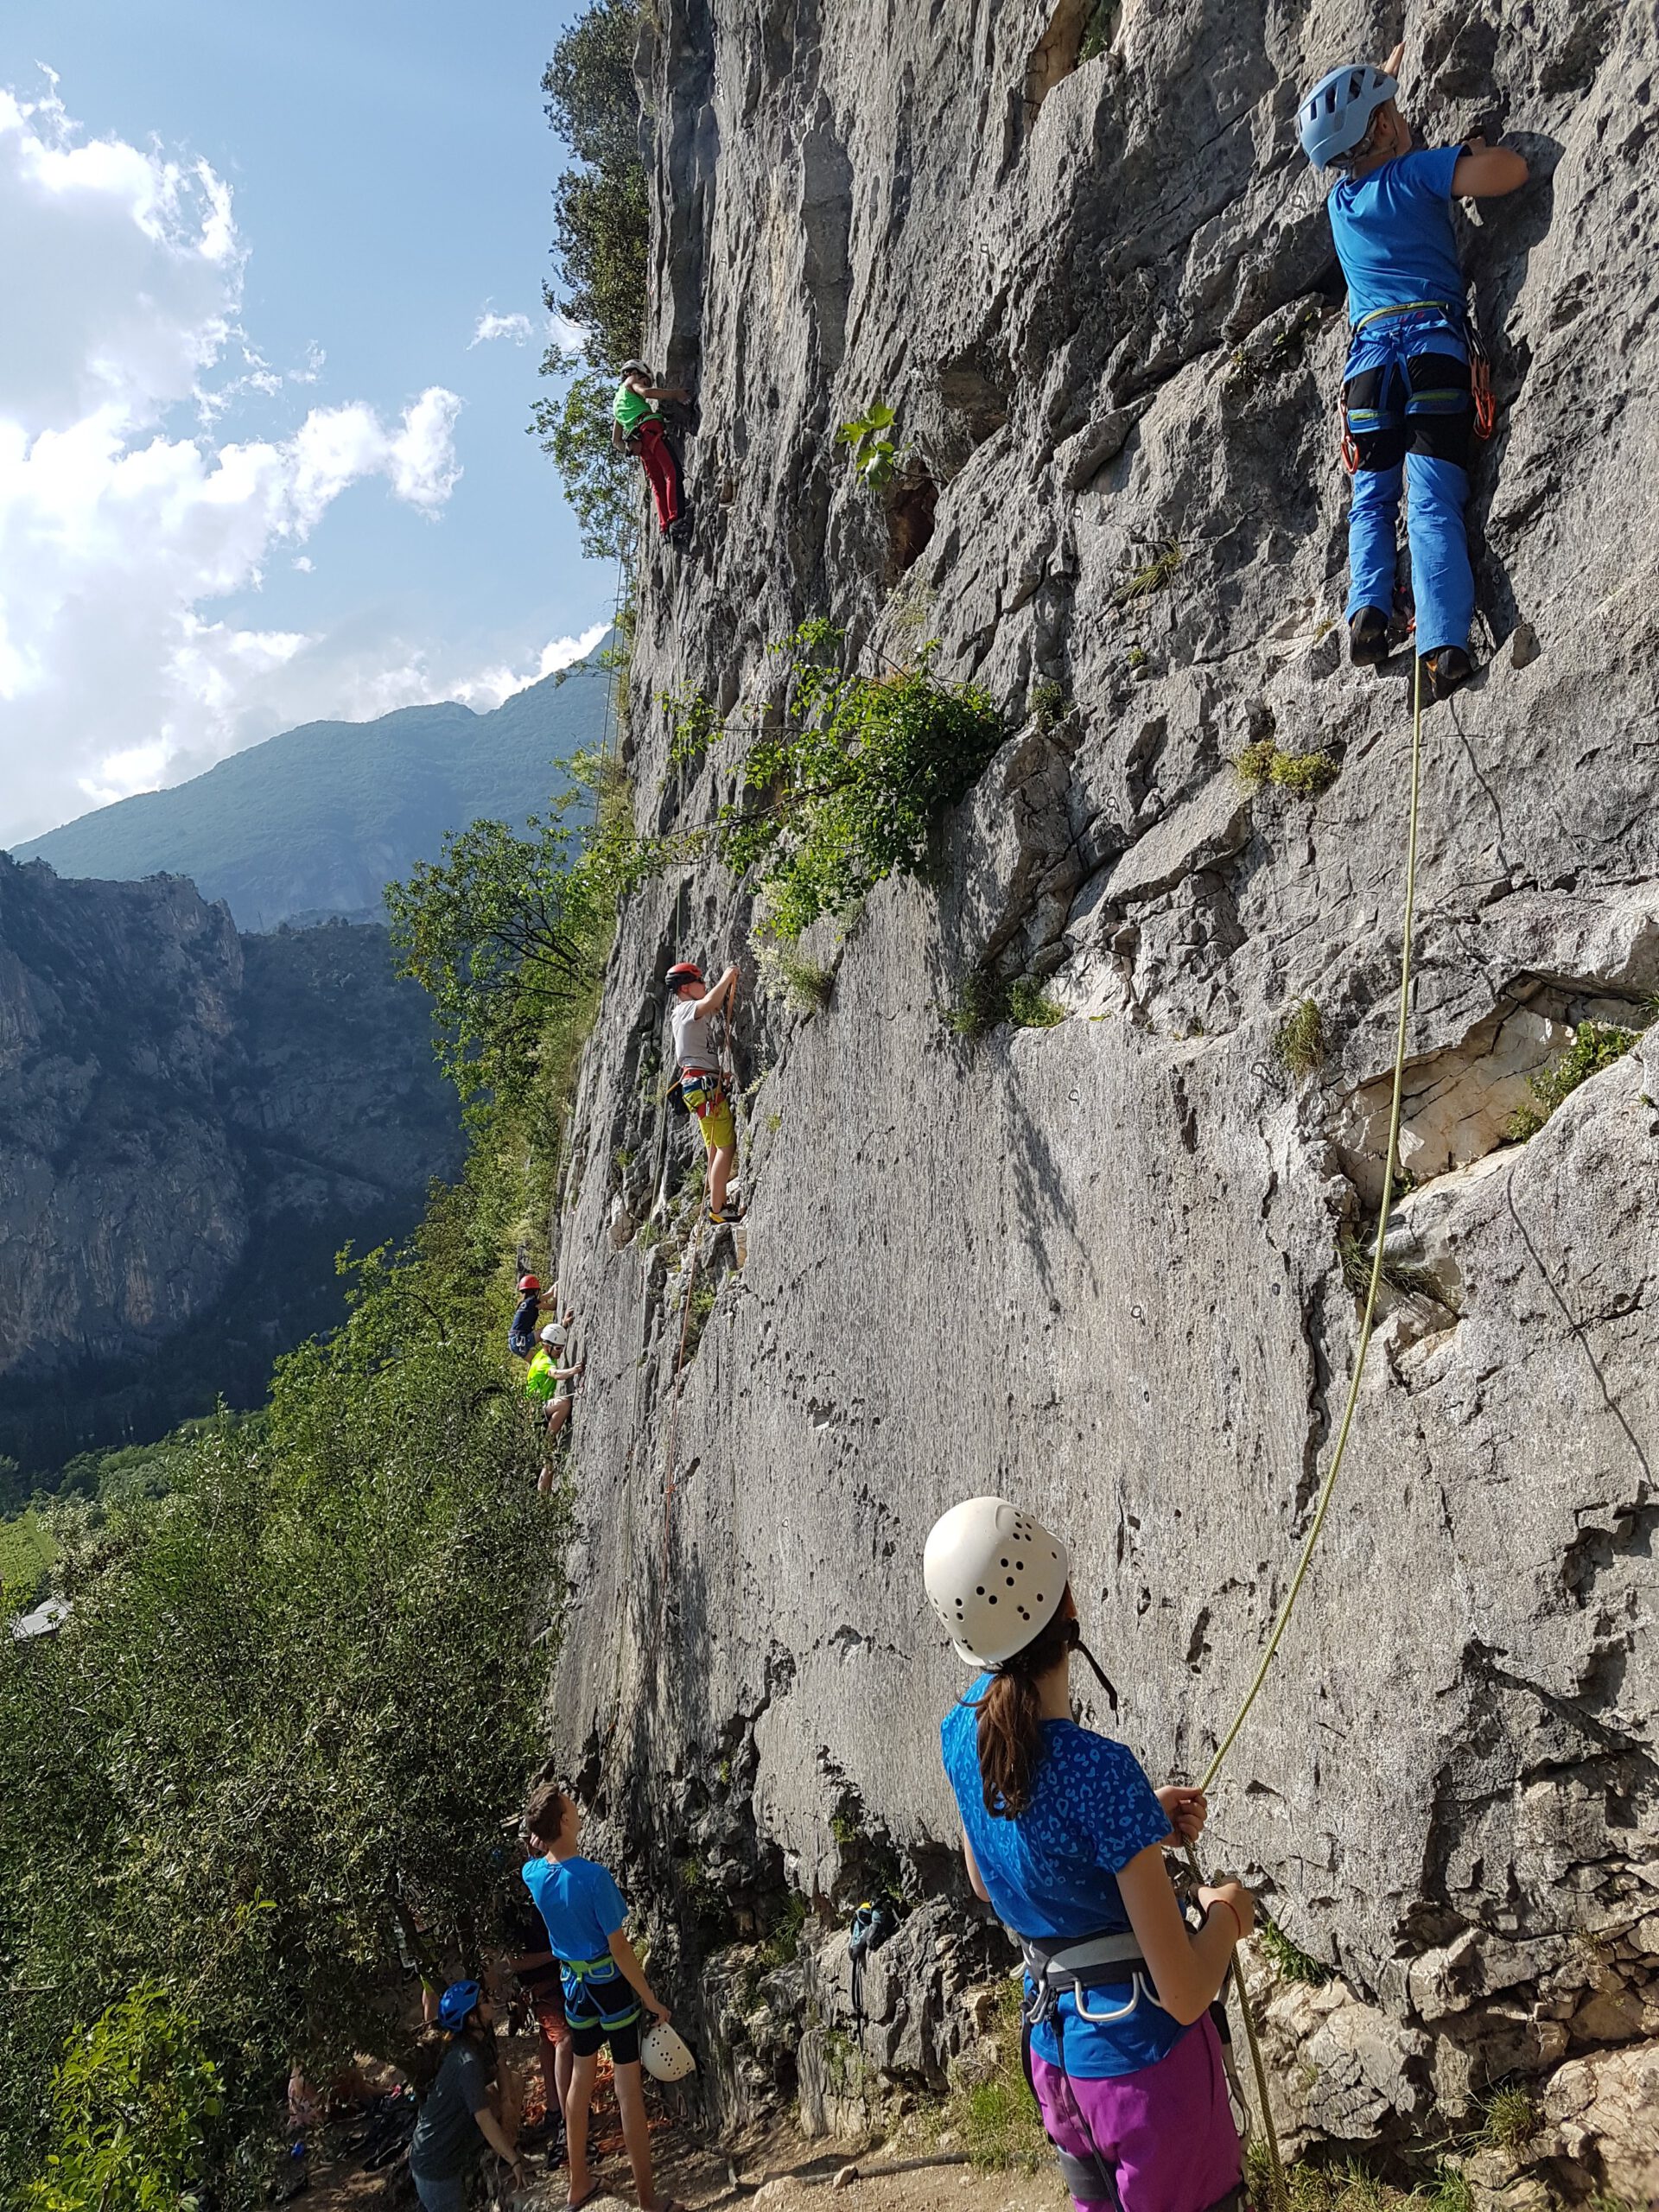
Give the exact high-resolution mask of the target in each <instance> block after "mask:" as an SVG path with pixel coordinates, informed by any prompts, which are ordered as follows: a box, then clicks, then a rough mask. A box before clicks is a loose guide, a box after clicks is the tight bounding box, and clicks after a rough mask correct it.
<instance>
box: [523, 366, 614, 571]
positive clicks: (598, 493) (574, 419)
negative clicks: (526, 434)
mask: <svg viewBox="0 0 1659 2212" xmlns="http://www.w3.org/2000/svg"><path fill="white" fill-rule="evenodd" d="M560 372H565V373H566V374H567V376H568V378H569V381H568V382H567V383H566V385H565V387H564V389H563V391H561V392H559V393H558V394H557V395H556V396H554V395H550V396H548V397H543V398H539V399H537V402H536V405H535V415H534V419H533V420H532V422H531V426H530V427H531V431H532V433H534V434H535V435H538V436H539V437H540V439H541V442H542V450H543V453H550V454H552V456H553V462H554V466H555V467H556V468H557V470H558V472H559V475H560V477H561V479H562V480H563V484H564V495H565V497H566V499H568V500H569V503H570V507H571V511H572V512H573V513H574V514H575V518H576V526H577V528H578V530H579V531H581V533H582V551H583V553H585V554H586V555H587V556H588V559H589V560H590V561H616V560H623V561H626V560H627V559H628V557H629V556H630V555H631V554H632V550H633V542H634V533H635V531H636V530H637V529H638V527H639V470H638V469H637V467H635V465H634V462H633V461H632V456H631V455H630V454H627V453H626V452H624V451H623V449H622V448H620V447H619V446H618V445H616V444H615V443H614V442H613V440H612V437H611V399H612V390H613V381H614V380H613V378H610V377H608V376H605V375H601V373H600V372H598V371H596V370H593V369H582V370H579V371H575V372H572V371H571V369H570V364H569V359H567V357H566V356H564V355H563V354H562V353H558V352H557V349H556V348H555V349H552V350H550V352H549V353H548V356H547V359H545V360H544V361H543V363H542V373H543V376H554V375H557V374H558V373H560Z"/></svg>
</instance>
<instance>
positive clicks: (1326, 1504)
mask: <svg viewBox="0 0 1659 2212" xmlns="http://www.w3.org/2000/svg"><path fill="white" fill-rule="evenodd" d="M1422 753H1423V664H1422V662H1421V659H1419V660H1418V662H1417V664H1416V672H1415V676H1414V681H1413V685H1412V703H1411V778H1410V798H1409V801H1408V808H1407V829H1406V893H1405V904H1404V912H1403V915H1402V924H1401V936H1400V1004H1399V1011H1398V1014H1397V1016H1396V1019H1395V1035H1394V1083H1393V1090H1392V1093H1391V1096H1390V1099H1389V1137H1388V1144H1387V1147H1386V1148H1385V1150H1384V1153H1383V1195H1382V1197H1381V1198H1380V1199H1379V1200H1378V1201H1377V1213H1376V1236H1375V1238H1374V1240H1373V1247H1372V1251H1371V1274H1370V1282H1369V1283H1368V1284H1367V1286H1366V1290H1365V1307H1364V1313H1363V1316H1362V1318H1361V1320H1360V1325H1359V1344H1358V1348H1357V1351H1356V1352H1355V1355H1354V1365H1353V1372H1352V1374H1351V1376H1349V1378H1348V1395H1347V1399H1346V1401H1345V1402H1344V1406H1343V1409H1342V1420H1341V1421H1340V1423H1339V1424H1338V1429H1337V1441H1336V1447H1335V1449H1334V1450H1333V1451H1332V1454H1331V1465H1330V1466H1329V1467H1328V1468H1327V1469H1326V1471H1325V1480H1324V1482H1323V1483H1322V1484H1320V1486H1319V1501H1318V1503H1317V1504H1316V1505H1315V1507H1314V1509H1313V1520H1312V1521H1311V1522H1309V1523H1308V1529H1307V1534H1306V1536H1305V1537H1304V1538H1303V1540H1302V1548H1301V1551H1300V1554H1299V1556H1298V1558H1297V1561H1296V1569H1295V1572H1294V1574H1293V1575H1292V1576H1291V1579H1290V1586H1289V1588H1288V1589H1287V1591H1286V1592H1285V1595H1284V1599H1283V1601H1282V1602H1281V1605H1280V1607H1279V1611H1278V1613H1277V1614H1276V1615H1275V1617H1274V1624H1273V1628H1272V1630H1271V1632H1270V1634H1269V1635H1268V1641H1267V1645H1266V1648H1265V1649H1264V1650H1263V1651H1262V1657H1261V1661H1260V1663H1259V1664H1258V1665H1257V1667H1256V1670H1255V1675H1254V1676H1253V1678H1252V1680H1251V1682H1250V1686H1249V1689H1247V1690H1246V1691H1245V1693H1244V1696H1243V1701H1242V1702H1241V1704H1240V1706H1239V1708H1238V1711H1237V1712H1236V1713H1235V1714H1234V1715H1233V1719H1232V1721H1231V1724H1230V1726H1229V1727H1228V1729H1227V1731H1226V1732H1225V1734H1224V1736H1223V1737H1222V1738H1221V1741H1220V1743H1219V1744H1218V1745H1217V1746H1216V1749H1215V1751H1214V1754H1213V1755H1212V1757H1211V1760H1210V1764H1209V1765H1208V1766H1207V1767H1205V1770H1204V1778H1203V1780H1202V1782H1201V1783H1199V1785H1198V1786H1199V1788H1200V1789H1203V1790H1204V1791H1205V1793H1206V1795H1207V1794H1208V1792H1209V1790H1210V1789H1211V1785H1212V1784H1213V1783H1214V1782H1215V1779H1216V1777H1217V1775H1218V1774H1219V1773H1220V1771H1221V1769H1222V1765H1223V1763H1224V1760H1225V1759H1226V1757H1227V1754H1228V1752H1229V1751H1231V1749H1232V1747H1233V1745H1234V1744H1235V1743H1236V1741H1237V1738H1238V1735H1239V1732H1240V1730H1241V1729H1242V1728H1243V1726H1244V1723H1245V1721H1246V1720H1247V1719H1249V1714H1250V1708H1251V1707H1253V1706H1254V1705H1255V1700H1256V1699H1257V1698H1258V1697H1259V1696H1260V1694H1261V1693H1262V1685H1263V1683H1264V1682H1265V1681H1267V1679H1268V1670H1269V1669H1270V1668H1271V1667H1272V1665H1273V1662H1274V1657H1275V1656H1277V1653H1278V1649H1279V1646H1280V1644H1281V1642H1282V1641H1283V1638H1284V1633H1285V1630H1286V1629H1287V1627H1288V1626H1289V1624H1290V1617H1291V1615H1292V1613H1293V1612H1294V1611H1295V1609H1296V1600H1297V1599H1298V1598H1299V1597H1300V1595H1301V1591H1302V1585H1303V1583H1304V1582H1305V1581H1306V1580H1307V1571H1308V1568H1309V1567H1311V1566H1312V1564H1313V1553H1314V1549H1315V1547H1316V1546H1317V1545H1318V1543H1319V1536H1320V1534H1321V1532H1322V1531H1323V1529H1324V1528H1325V1516H1326V1514H1327V1513H1328V1512H1329V1511H1330V1508H1331V1500H1332V1497H1333V1496H1334V1495H1335V1493H1336V1487H1337V1478H1338V1476H1339V1475H1340V1474H1341V1472H1342V1463H1343V1460H1344V1458H1345V1457H1346V1455H1347V1451H1348V1440H1349V1437H1350V1436H1351V1434H1352V1433H1353V1424H1354V1410H1355V1408H1356V1407H1357V1404H1358V1402H1359V1387H1360V1384H1361V1383H1362V1382H1363V1380H1364V1376H1365V1361H1366V1357H1367V1355H1368V1353H1369V1352H1370V1348H1371V1333H1372V1331H1373V1329H1374V1327H1375V1325H1376V1300H1377V1294H1378V1292H1379V1291H1380V1289H1381V1288H1382V1283H1383V1239H1384V1237H1385V1236H1386V1235H1387V1233H1388V1225H1389V1213H1390V1212H1391V1211H1393V1206H1394V1171H1395V1151H1396V1148H1397V1147H1398V1145H1399V1141H1400V1107H1401V1100H1402V1096H1403V1095H1404V1091H1405V1078H1406V1031H1407V1024H1408V1019H1409V1015H1410V1007H1411V925H1412V917H1413V913H1414V910H1415V906H1416V901H1417V822H1418V813H1419V801H1420V798H1421V790H1422ZM1186 1859H1187V1864H1188V1865H1189V1866H1191V1868H1192V1874H1193V1877H1194V1878H1195V1879H1198V1878H1200V1876H1199V1868H1198V1854H1197V1853H1196V1852H1195V1851H1194V1850H1193V1848H1192V1845H1191V1844H1189V1845H1188V1846H1187V1847H1186ZM1232 1974H1233V1984H1234V1987H1235V1989H1236V1992H1237V1995H1238V2010H1239V2016H1240V2018H1242V2020H1243V2024H1244V2040H1245V2043H1246V2044H1248V2046H1249V2054H1250V2070H1251V2072H1252V2074H1253V2075H1255V2094H1256V2099H1257V2101H1258V2103H1259V2105H1260V2107H1261V2112H1262V2139H1263V2141H1264V2142H1265V2144H1266V2146H1267V2152H1268V2166H1269V2169H1270V2171H1271V2179H1272V2190H1273V2197H1274V2206H1275V2208H1276V2212H1287V2207H1288V2205H1289V2202H1290V2198H1289V2191H1288V2189H1287V2184H1286V2181H1285V2169H1284V2161H1283V2158H1282V2157H1281V2153H1280V2149H1279V2136H1278V2131H1277V2129H1276V2128H1275V2127H1274V2124H1273V2113H1272V2109H1271V2107H1269V2105H1268V2081H1267V2069H1266V2068H1265V2066H1264V2065H1263V2063H1262V2046H1261V2043H1260V2041H1259V2039H1258V2037H1257V2036H1256V2032H1255V2020H1254V2019H1253V2018H1251V2015H1250V2004H1249V1995H1248V1993H1247V1992H1246V1990H1245V1987H1244V1972H1243V1967H1241V1965H1240V1964H1239V1961H1238V1957H1237V1955H1236V1954H1235V1955H1234V1958H1233V1965H1232Z"/></svg>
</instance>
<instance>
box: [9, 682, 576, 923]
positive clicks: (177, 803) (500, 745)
mask: <svg viewBox="0 0 1659 2212" xmlns="http://www.w3.org/2000/svg"><path fill="white" fill-rule="evenodd" d="M607 681H608V676H607V671H606V670H604V669H602V668H600V667H598V666H596V665H595V664H594V662H593V661H591V660H588V661H583V662H582V663H580V664H578V665H577V666H576V667H575V668H573V669H569V670H567V671H565V672H564V674H563V679H561V677H556V676H549V677H543V679H542V681H541V682H540V683H532V684H531V686H530V688H529V690H525V691H519V692H518V693H516V694H515V695H514V696H513V697H512V698H511V699H508V700H506V701H505V702H503V704H502V705H500V706H499V707H497V708H496V709H494V711H493V713H490V714H485V715H475V714H474V712H473V711H472V709H470V708H467V707H462V706H457V705H454V704H453V703H452V704H450V705H448V706H441V707H404V708H400V709H398V711H397V713H396V714H391V715H382V716H381V717H380V719H379V720H378V721H372V722H307V723H306V724H305V725H304V726H303V727H302V728H299V729H291V730H288V731H286V732H285V733H284V734H283V735H282V736H280V737H272V738H268V739H267V740H266V741H265V742H264V744H263V745H254V746H250V747H249V748H248V750H247V751H246V752H245V753H233V754H232V757H231V758H230V759H229V760H221V761H220V762H219V766H217V767H215V768H210V769H208V771H207V773H206V774H205V775H201V776H196V777H194V778H193V779H191V780H190V781H189V782H188V783H186V784H175V785H174V787H173V788H172V790H170V791H145V792H143V793H141V794H140V795H139V796H138V797H137V798H124V799H120V800H118V801H117V803H116V804H114V805H113V806H105V807H100V808H99V810H98V811H97V813H96V814H85V815H82V816H81V817H80V819H79V821H78V822H71V823H67V824H66V825H65V826H64V827H63V828H62V829H53V830H50V831H48V834H47V835H46V836H44V837H36V838H35V839H34V840H33V841H32V842H30V843H29V844H26V845H20V846H18V847H17V849H16V852H15V853H14V855H13V858H14V859H16V860H19V861H30V860H43V861H49V862H50V863H51V865H52V867H53V868H55V869H56V871H57V873H58V874H60V876H72V877H87V876H92V877H97V878H99V879H102V880H106V881H111V882H132V881H135V880H138V879H139V878H142V877H143V876H147V875H188V877H189V878H190V879H191V880H192V881H193V882H194V885H195V886H196V888H197V889H198V890H199V891H200V893H201V894H202V896H203V898H204V899H225V900H226V902H227V903H228V905H229V906H230V909H231V912H232V916H233V917H234V918H235V921H236V925H237V926H238V929H242V930H271V929H275V928H276V927H277V925H278V924H279V923H282V922H298V921H302V920H303V921H308V922H315V921H317V920H320V919H323V918H327V917H330V916H333V915H340V916H343V917H346V918H350V919H365V918H370V917H373V918H378V916H379V914H380V911H381V906H380V893H381V891H382V890H383V888H384V887H385V885H386V884H388V883H390V882H392V881H394V880H397V878H399V877H402V876H404V875H406V874H408V873H409V870H410V866H411V864H412V863H413V862H414V861H417V860H435V859H436V858H437V856H438V853H439V851H440V849H441V848H442V843H443V838H444V833H445V832H446V830H450V829H463V828H464V827H465V826H466V824H467V823H469V822H472V821H475V820H476V819H477V818H478V817H479V816H480V815H488V816H491V817H493V818H495V819H497V820H499V821H505V822H521V821H523V819H524V817H525V816H526V815H528V814H533V813H536V812H537V811H539V810H541V809H542V808H543V806H544V805H545V804H546V802H547V799H548V798H549V796H550V793H551V792H552V791H554V790H555V789H556V787H558V786H559V785H560V783H561V781H562V779H561V778H560V777H559V776H558V774H557V773H556V766H555V764H556V763H557V762H559V761H562V760H568V759H569V756H570V755H571V753H575V752H577V751H579V750H580V749H581V748H582V747H584V746H593V745H597V744H598V743H599V742H600V740H601V735H602V733H603V728H604V721H605V697H606V686H607Z"/></svg>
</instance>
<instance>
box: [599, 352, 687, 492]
mask: <svg viewBox="0 0 1659 2212" xmlns="http://www.w3.org/2000/svg"><path fill="white" fill-rule="evenodd" d="M690 397H691V395H690V392H689V391H685V390H683V387H682V386H680V385H669V384H652V380H651V369H650V365H649V364H647V363H646V362H645V361H624V362H623V364H622V381H621V383H620V384H619V385H617V387H616V397H615V398H614V399H613V401H612V402H611V415H612V418H613V419H612V427H611V438H612V441H613V443H614V444H616V445H619V446H626V448H627V450H628V451H629V452H630V453H632V454H639V466H640V467H642V468H643V469H644V470H645V480H646V482H647V483H648V484H649V485H650V486H651V488H652V495H653V496H654V497H655V499H656V501H657V523H658V528H659V529H661V530H664V531H667V530H671V529H672V528H673V526H674V524H676V523H677V522H678V521H679V520H680V519H681V518H682V516H683V513H684V511H685V510H684V504H683V501H682V499H681V497H680V464H679V462H678V461H677V459H676V458H675V454H674V448H673V447H672V446H671V445H670V443H669V442H668V432H667V430H666V429H665V428H664V423H663V416H662V409H661V407H660V406H659V404H658V402H659V401H662V400H664V399H682V400H683V399H689V398H690Z"/></svg>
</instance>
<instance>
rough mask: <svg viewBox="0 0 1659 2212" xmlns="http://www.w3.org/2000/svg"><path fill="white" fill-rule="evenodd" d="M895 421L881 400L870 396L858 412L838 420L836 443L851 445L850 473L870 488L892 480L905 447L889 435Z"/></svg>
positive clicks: (891, 412)
mask: <svg viewBox="0 0 1659 2212" xmlns="http://www.w3.org/2000/svg"><path fill="white" fill-rule="evenodd" d="M896 421H897V418H896V417H895V416H894V414H893V410H892V408H891V407H889V406H888V405H887V402H886V401H885V400H883V399H873V400H872V401H871V402H870V404H869V405H868V407H867V408H866V409H865V410H864V412H863V413H862V414H861V415H857V416H854V418H853V420H852V421H851V422H850V423H841V424H840V425H839V426H838V427H837V429H836V444H837V445H838V446H847V447H849V448H851V460H852V464H853V470H854V474H855V475H859V476H861V477H862V478H863V479H864V481H865V482H866V483H867V484H868V485H869V486H870V487H871V488H872V490H874V491H878V492H879V491H880V489H881V488H882V487H883V486H884V485H887V484H890V483H891V482H892V481H893V471H894V469H895V468H896V467H897V466H898V464H899V461H900V460H901V458H902V457H903V455H904V454H905V452H906V448H905V446H904V445H903V444H902V443H901V442H899V441H897V440H895V439H894V438H893V436H892V435H889V434H890V433H891V432H892V431H893V429H894V428H895V426H896Z"/></svg>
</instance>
